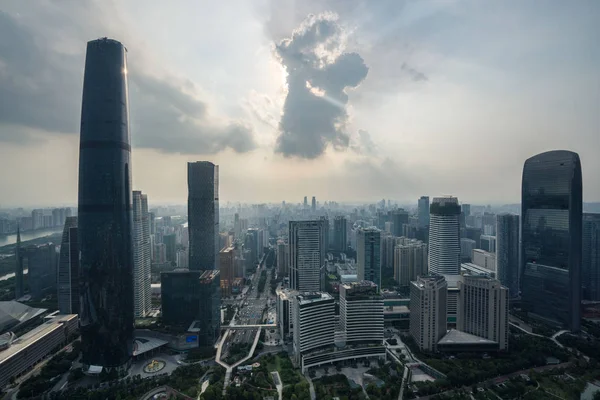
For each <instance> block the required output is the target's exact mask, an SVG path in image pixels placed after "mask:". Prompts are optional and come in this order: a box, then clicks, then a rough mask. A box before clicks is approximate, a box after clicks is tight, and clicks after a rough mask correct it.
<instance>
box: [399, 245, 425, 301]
mask: <svg viewBox="0 0 600 400" xmlns="http://www.w3.org/2000/svg"><path fill="white" fill-rule="evenodd" d="M394 253H395V254H394V279H395V280H396V281H397V282H398V283H399V284H400V287H403V288H406V289H408V288H409V287H410V282H412V281H415V280H417V278H418V277H419V276H425V275H427V274H428V267H427V245H426V244H425V243H423V242H421V241H420V240H416V239H411V240H405V241H404V243H403V244H398V245H396V246H395V249H394Z"/></svg>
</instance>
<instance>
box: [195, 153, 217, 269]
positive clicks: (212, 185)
mask: <svg viewBox="0 0 600 400" xmlns="http://www.w3.org/2000/svg"><path fill="white" fill-rule="evenodd" d="M188 229H189V235H190V249H189V251H190V254H189V257H190V264H189V267H190V270H192V271H200V270H212V269H219V250H220V249H219V166H218V165H215V164H213V163H211V162H208V161H197V162H191V163H188Z"/></svg>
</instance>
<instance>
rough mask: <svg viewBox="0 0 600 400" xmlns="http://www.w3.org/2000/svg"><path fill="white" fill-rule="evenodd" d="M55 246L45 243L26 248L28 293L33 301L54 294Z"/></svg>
mask: <svg viewBox="0 0 600 400" xmlns="http://www.w3.org/2000/svg"><path fill="white" fill-rule="evenodd" d="M57 261H58V256H57V254H56V246H55V245H54V244H53V243H46V244H43V245H39V246H35V245H34V246H29V247H28V248H27V262H28V270H29V271H28V273H27V281H28V283H29V293H30V295H31V298H32V299H33V300H35V301H40V300H41V299H42V298H44V297H45V296H47V295H48V294H55V293H56V283H57V282H56V281H57V280H56V276H57V274H56V266H57V264H58V262H57Z"/></svg>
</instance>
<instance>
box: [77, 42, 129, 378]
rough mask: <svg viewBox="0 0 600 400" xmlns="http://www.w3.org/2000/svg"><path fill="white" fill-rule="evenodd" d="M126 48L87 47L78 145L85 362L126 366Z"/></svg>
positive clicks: (99, 44)
mask: <svg viewBox="0 0 600 400" xmlns="http://www.w3.org/2000/svg"><path fill="white" fill-rule="evenodd" d="M126 52H127V50H126V49H125V47H123V45H122V44H121V43H119V42H117V41H116V40H112V39H107V38H102V39H98V40H93V41H91V42H88V44H87V55H86V59H85V75H84V79H83V101H82V106H81V136H80V144H79V211H78V234H79V250H80V254H81V259H80V268H81V274H80V279H81V285H80V289H81V307H80V309H81V314H80V315H79V318H80V324H81V339H82V359H81V361H82V363H83V364H84V365H87V366H101V367H105V368H116V367H124V366H127V365H128V364H129V362H130V359H131V355H132V351H133V242H132V202H131V161H130V155H131V146H130V144H129V143H130V139H129V115H128V94H127V60H126Z"/></svg>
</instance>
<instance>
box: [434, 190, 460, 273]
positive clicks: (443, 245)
mask: <svg viewBox="0 0 600 400" xmlns="http://www.w3.org/2000/svg"><path fill="white" fill-rule="evenodd" d="M429 211H430V216H429V272H430V273H435V274H442V275H458V274H460V220H459V217H460V211H461V210H460V205H459V204H458V199H457V198H456V197H452V196H446V197H434V198H433V202H432V203H431V206H430V210H429Z"/></svg>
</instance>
